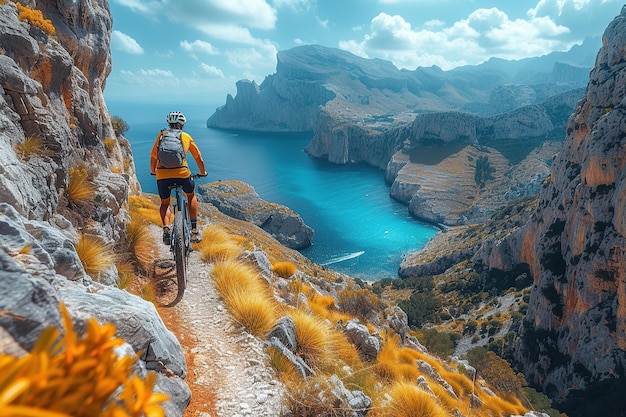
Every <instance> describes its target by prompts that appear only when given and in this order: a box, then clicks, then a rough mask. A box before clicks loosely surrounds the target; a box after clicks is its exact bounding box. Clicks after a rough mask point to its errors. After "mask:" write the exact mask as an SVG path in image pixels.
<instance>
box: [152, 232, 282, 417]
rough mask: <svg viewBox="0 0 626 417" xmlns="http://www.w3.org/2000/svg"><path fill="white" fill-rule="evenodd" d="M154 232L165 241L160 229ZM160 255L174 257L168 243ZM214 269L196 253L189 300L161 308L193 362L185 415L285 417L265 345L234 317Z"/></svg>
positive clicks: (190, 272)
mask: <svg viewBox="0 0 626 417" xmlns="http://www.w3.org/2000/svg"><path fill="white" fill-rule="evenodd" d="M152 231H153V234H154V238H155V242H160V241H161V230H160V228H158V227H156V226H155V227H154V228H153V230H152ZM159 251H160V256H161V257H168V256H170V255H169V252H168V250H167V248H166V247H165V246H164V245H162V244H160V245H159ZM210 270H211V266H210V265H208V264H206V263H204V262H202V261H201V260H200V256H199V253H198V252H192V253H191V255H190V258H189V265H188V285H187V290H186V291H185V295H184V297H183V299H182V300H181V301H180V302H179V303H178V304H177V305H176V306H174V307H173V308H168V309H160V312H161V315H162V317H163V320H164V322H165V324H166V325H167V327H168V329H170V330H171V331H172V332H173V333H174V334H175V335H176V337H177V338H178V340H179V342H180V343H181V345H182V346H183V350H184V352H185V356H186V358H187V367H188V371H189V375H188V376H187V379H186V382H187V384H188V385H189V388H190V389H191V392H192V400H191V403H190V405H189V407H188V409H187V411H186V413H185V416H186V417H216V416H217V417H238V416H239V417H243V416H261V417H264V416H267V417H270V416H271V417H275V416H280V415H281V414H282V412H281V404H282V394H283V392H284V390H283V386H282V384H281V383H280V382H279V381H278V380H277V379H276V376H275V372H274V370H273V369H272V368H271V367H269V366H268V364H267V359H268V357H267V354H266V353H265V352H264V350H263V342H262V341H260V340H258V339H256V338H255V337H254V336H252V335H250V334H249V333H247V332H246V331H245V330H243V328H242V327H241V326H239V325H238V324H237V323H235V322H234V321H233V320H232V319H231V317H230V315H229V314H228V313H227V311H226V308H225V307H224V305H223V303H222V302H221V300H220V299H219V297H218V296H217V293H216V291H215V289H214V288H213V281H212V279H211V277H210Z"/></svg>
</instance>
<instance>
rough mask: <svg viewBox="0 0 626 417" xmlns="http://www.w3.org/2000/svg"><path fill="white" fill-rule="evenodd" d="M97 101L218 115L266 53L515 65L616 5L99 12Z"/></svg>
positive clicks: (338, 1)
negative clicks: (103, 60) (101, 85)
mask: <svg viewBox="0 0 626 417" xmlns="http://www.w3.org/2000/svg"><path fill="white" fill-rule="evenodd" d="M109 5H110V9H111V14H112V15H113V33H112V38H111V51H112V55H113V58H112V59H113V68H112V72H111V74H110V75H109V77H108V79H107V85H106V89H105V98H106V99H107V101H115V102H119V101H123V102H127V103H129V102H150V103H160V102H167V103H170V102H176V101H181V102H184V103H197V104H202V105H204V104H206V105H208V106H219V105H222V104H224V102H225V100H226V95H227V94H229V93H230V94H232V95H235V93H236V88H235V82H236V81H237V80H240V79H249V80H255V81H256V82H257V83H261V82H262V81H263V79H264V78H265V76H267V75H269V74H272V73H274V72H275V70H276V53H277V52H278V51H281V50H286V49H289V48H293V47H295V46H299V45H306V44H320V45H324V46H328V47H334V48H340V49H344V50H347V51H350V52H352V53H354V54H356V55H359V56H362V57H366V58H381V59H385V60H388V61H391V62H393V63H394V64H395V65H396V67H398V68H407V69H411V70H413V69H415V68H416V67H418V66H431V65H438V66H440V67H441V68H443V69H445V70H448V69H451V68H454V67H456V66H459V65H466V64H479V63H481V62H484V61H485V60H487V59H489V58H490V57H500V58H504V59H521V58H526V57H532V56H540V55H545V54H547V53H550V52H552V51H564V50H568V49H569V48H570V47H571V46H572V45H573V44H576V43H578V44H579V43H581V42H582V40H583V39H584V38H585V37H587V36H601V35H602V33H603V32H604V29H606V27H607V25H608V24H609V22H610V21H611V20H613V18H614V17H615V16H617V15H618V14H619V13H620V10H621V8H622V6H623V3H622V2H620V1H616V0H491V1H488V0H109Z"/></svg>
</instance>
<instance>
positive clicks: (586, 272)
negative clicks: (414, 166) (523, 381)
mask: <svg viewBox="0 0 626 417" xmlns="http://www.w3.org/2000/svg"><path fill="white" fill-rule="evenodd" d="M625 51H626V7H625V8H623V9H622V11H621V14H620V15H619V16H617V17H616V18H615V20H614V21H613V22H612V23H611V24H610V25H609V26H608V28H607V29H606V31H605V33H604V36H603V41H602V48H601V49H600V52H599V53H598V56H597V60H596V66H595V68H594V69H593V70H592V72H591V75H590V80H589V85H588V87H587V92H586V96H585V98H584V100H583V101H582V102H581V104H580V106H579V107H578V109H577V111H576V112H575V114H574V115H573V116H572V117H571V118H570V121H569V124H568V127H567V136H566V138H565V143H564V147H565V148H564V150H563V151H562V152H561V153H560V154H559V155H558V156H557V158H556V159H555V161H554V163H553V165H552V173H551V176H550V178H549V181H547V182H546V184H545V186H544V188H543V189H542V190H541V194H540V199H539V203H538V207H537V210H536V212H535V213H534V215H533V216H532V218H531V220H530V221H529V223H528V224H527V225H526V226H525V228H524V230H523V231H522V233H521V234H520V235H518V236H517V237H516V239H520V240H521V245H520V246H521V252H520V253H519V258H520V260H521V261H522V262H525V263H527V264H528V265H529V266H530V271H531V274H532V276H533V278H534V285H533V290H532V292H531V296H530V301H529V306H528V314H527V316H526V319H525V321H524V324H523V327H522V332H521V336H522V340H523V342H522V344H521V345H520V346H519V349H518V351H517V354H516V356H517V359H518V360H519V362H520V364H521V367H522V369H523V372H524V374H525V375H526V378H527V379H528V380H529V381H530V382H532V383H533V384H537V385H539V386H541V387H542V388H543V390H544V391H545V392H546V393H547V394H549V395H550V396H551V397H552V398H555V399H558V400H560V401H567V400H568V399H569V398H571V397H572V396H573V395H574V393H575V392H576V391H577V390H582V391H584V390H590V389H593V388H594V387H601V386H604V387H605V388H606V389H608V388H609V387H607V385H606V383H607V381H611V380H613V381H614V382H615V381H617V382H616V383H615V386H621V388H615V393H617V392H618V391H617V390H618V389H619V390H621V391H620V392H622V393H623V378H624V376H625V370H626V299H625V297H626V296H625V294H626V122H625V120H626V110H625V106H626V102H625V99H624V97H626V52H625ZM620 379H622V382H619V381H620ZM603 384H605V385H603ZM619 384H622V385H619ZM598 392H600V391H598ZM602 392H605V390H604V389H603V390H602ZM579 393H580V392H579ZM568 414H569V411H568ZM581 415H582V414H581Z"/></svg>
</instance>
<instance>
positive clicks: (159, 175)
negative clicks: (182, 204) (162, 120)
mask: <svg viewBox="0 0 626 417" xmlns="http://www.w3.org/2000/svg"><path fill="white" fill-rule="evenodd" d="M166 121H167V124H168V127H167V128H166V129H163V130H161V131H160V132H159V134H158V136H157V138H156V141H155V142H154V146H153V147H152V152H151V153H150V173H151V174H152V175H156V182H157V188H158V190H159V197H160V198H161V207H160V208H159V214H160V215H161V221H162V222H163V243H164V244H166V245H169V244H170V237H171V229H170V196H171V190H170V188H169V187H171V186H173V185H182V187H183V192H184V193H185V194H186V195H187V200H188V201H189V217H190V220H191V239H192V241H194V242H198V241H199V240H200V233H199V232H198V200H196V193H195V183H194V180H193V177H192V176H191V171H190V170H189V165H188V164H187V159H186V155H187V152H191V155H192V156H193V158H194V159H195V161H196V164H197V165H198V169H199V170H200V174H199V175H200V176H201V177H205V176H207V173H206V171H205V168H204V160H203V159H202V155H201V153H200V150H199V149H198V146H197V145H196V143H195V142H194V140H193V138H192V137H191V135H189V134H187V133H185V132H183V131H182V129H183V127H184V126H185V122H186V121H187V119H186V118H185V115H184V114H182V113H181V112H178V111H173V112H170V113H169V114H168V115H167V118H166ZM170 138H171V140H170ZM174 138H176V139H174ZM166 139H167V140H166ZM176 141H178V143H176ZM166 142H169V143H170V144H173V145H171V146H169V148H170V150H169V152H170V153H172V154H173V153H174V151H173V150H172V149H175V148H176V146H178V147H179V149H177V150H176V152H177V153H179V155H178V163H177V164H172V163H171V162H169V163H167V164H166V163H165V162H163V161H165V160H166V158H167V159H168V160H169V159H172V157H171V156H168V155H167V154H164V153H163V152H165V151H164V150H163V149H164V148H167V146H166Z"/></svg>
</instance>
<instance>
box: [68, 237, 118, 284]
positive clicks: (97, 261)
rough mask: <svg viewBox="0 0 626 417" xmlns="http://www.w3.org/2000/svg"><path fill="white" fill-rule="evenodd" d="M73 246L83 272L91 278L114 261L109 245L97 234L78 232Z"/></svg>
mask: <svg viewBox="0 0 626 417" xmlns="http://www.w3.org/2000/svg"><path fill="white" fill-rule="evenodd" d="M75 248H76V253H77V254H78V258H79V259H80V262H81V263H82V264H83V268H84V269H85V272H86V273H87V274H88V275H89V276H91V277H92V278H97V277H98V275H99V274H100V273H102V272H103V271H105V270H106V269H107V268H109V267H110V266H111V265H112V264H113V263H114V262H115V254H114V253H113V250H112V248H111V246H110V245H108V244H106V243H105V242H104V241H103V240H102V239H101V238H99V237H97V236H92V235H86V234H80V235H79V237H78V243H77V244H76V246H75Z"/></svg>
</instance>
